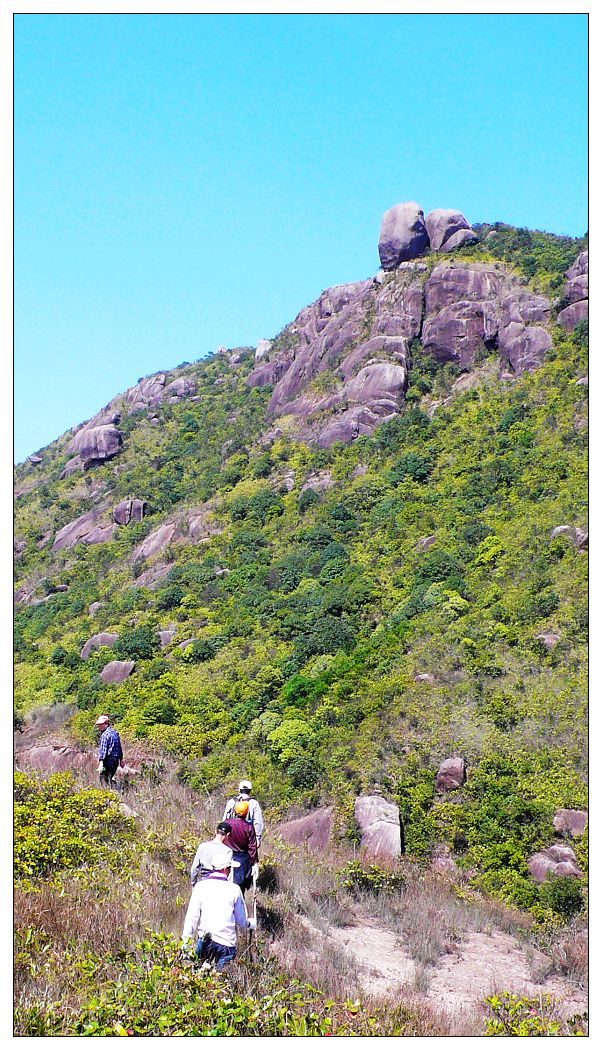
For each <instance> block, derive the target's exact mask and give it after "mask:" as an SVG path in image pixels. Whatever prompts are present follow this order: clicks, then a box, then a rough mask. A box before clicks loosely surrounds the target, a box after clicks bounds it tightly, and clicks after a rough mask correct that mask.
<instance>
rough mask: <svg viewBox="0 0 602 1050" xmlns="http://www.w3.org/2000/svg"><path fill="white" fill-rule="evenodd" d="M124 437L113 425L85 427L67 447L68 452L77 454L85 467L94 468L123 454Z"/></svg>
mask: <svg viewBox="0 0 602 1050" xmlns="http://www.w3.org/2000/svg"><path fill="white" fill-rule="evenodd" d="M122 445H123V435H122V433H121V431H120V430H117V427H115V426H113V424H111V423H107V424H104V425H102V426H95V427H84V429H83V430H80V431H78V433H77V434H76V435H75V437H74V438H72V440H71V441H70V442H69V444H68V445H67V451H68V452H72V453H73V454H77V455H78V456H79V457H80V459H81V461H82V463H83V464H84V467H90V466H93V465H94V464H95V463H103V462H104V461H105V460H107V459H112V457H113V456H116V455H117V453H118V452H121V448H122Z"/></svg>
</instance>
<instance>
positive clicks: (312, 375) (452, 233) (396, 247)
mask: <svg viewBox="0 0 602 1050" xmlns="http://www.w3.org/2000/svg"><path fill="white" fill-rule="evenodd" d="M427 230H430V233H431V245H432V246H434V247H435V248H436V250H437V251H441V252H444V253H447V252H449V251H451V249H452V248H453V247H459V246H460V245H461V244H466V243H470V242H472V241H474V240H476V235H475V233H474V231H473V230H472V229H471V227H470V226H469V224H468V222H467V220H466V219H465V218H464V216H463V215H462V214H461V213H460V212H457V211H451V210H444V209H439V210H437V211H434V212H431V213H430V214H429V216H427V221H426V224H425V222H424V216H423V212H422V209H421V208H420V206H419V205H417V204H414V203H413V202H410V203H407V204H403V205H395V207H394V208H391V209H390V210H389V211H388V212H386V213H385V215H384V217H383V224H382V227H381V237H380V242H379V253H380V257H381V262H382V263H383V267H385V269H386V270H387V271H388V272H386V273H384V274H382V273H381V274H377V276H376V277H375V278H372V279H369V280H366V281H358V282H355V283H353V284H345V285H338V286H337V287H334V288H329V289H327V290H326V291H324V292H323V293H322V294H321V296H320V297H319V299H318V300H317V301H316V302H315V303H313V304H311V305H310V306H307V307H305V309H303V310H302V311H301V312H300V313H299V314H298V315H297V317H296V318H295V320H294V321H293V323H292V324H291V325H289V326H288V327H287V328H286V329H285V330H284V333H283V334H282V335H281V337H279V339H277V340H274V341H273V342H272V344H271V346H270V348H269V353H267V352H264V347H263V344H262V346H261V351H260V352H259V353H256V355H255V360H256V365H257V366H256V367H255V368H254V369H253V371H252V372H251V374H250V376H249V378H248V384H249V386H251V387H254V386H258V387H265V386H273V393H272V397H271V400H270V406H269V411H270V414H271V415H272V416H277V417H278V416H289V417H292V429H293V432H295V433H297V434H298V435H299V436H300V437H303V438H306V439H310V440H315V441H317V443H318V444H319V445H321V446H322V447H329V446H331V445H333V444H334V443H335V442H336V441H343V442H346V441H351V440H353V439H354V438H357V437H359V436H361V435H362V434H371V433H372V431H373V430H374V428H375V427H376V426H377V425H378V424H379V423H381V422H383V421H384V420H387V419H391V418H393V417H394V416H395V415H396V414H397V413H398V412H399V411H400V409H401V407H402V406H403V403H404V397H405V392H406V389H407V385H408V374H409V372H410V369H411V366H412V356H413V351H412V348H413V345H414V343H415V341H417V340H418V341H420V342H421V344H422V346H423V348H424V350H425V351H426V352H427V353H428V354H430V355H432V357H433V358H434V359H435V360H437V361H438V362H440V363H445V362H448V361H449V362H452V363H454V364H455V365H457V366H458V367H459V368H460V370H462V371H468V370H470V369H471V368H472V367H473V365H474V363H475V360H477V359H478V358H479V356H480V355H481V354H482V353H492V352H497V353H498V356H499V363H500V373H508V372H510V373H511V374H516V375H520V374H521V373H522V372H525V371H531V370H533V369H536V368H538V367H539V366H540V365H541V364H542V362H543V360H544V356H545V354H546V351H547V350H549V349H550V347H551V346H552V337H551V334H550V332H549V330H548V326H549V324H550V321H551V315H552V304H551V303H550V301H549V300H548V299H547V298H545V297H544V296H541V295H534V294H532V293H531V292H529V291H528V290H527V289H526V288H525V286H524V284H523V283H522V282H521V280H520V279H518V278H517V277H515V276H513V275H512V274H511V273H509V271H508V270H507V269H506V268H505V267H504V266H503V265H501V264H499V263H496V264H486V263H481V262H477V261H475V262H474V263H473V262H470V261H468V262H467V261H464V260H462V261H460V260H455V259H454V258H453V257H450V258H445V260H443V259H442V260H441V261H440V262H438V263H437V265H435V266H434V267H433V266H431V265H430V264H427V263H426V262H424V261H422V260H419V259H416V258H415V256H417V255H420V254H421V253H423V252H424V251H425V250H426V249H427V247H428V238H429V235H428V232H427Z"/></svg>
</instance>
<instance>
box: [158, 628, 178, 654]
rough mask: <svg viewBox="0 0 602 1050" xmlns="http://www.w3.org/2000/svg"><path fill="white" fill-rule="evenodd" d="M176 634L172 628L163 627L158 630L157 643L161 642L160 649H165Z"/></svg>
mask: <svg viewBox="0 0 602 1050" xmlns="http://www.w3.org/2000/svg"><path fill="white" fill-rule="evenodd" d="M177 633H178V632H177V631H176V630H175V628H172V627H165V628H163V629H162V630H160V631H159V641H160V642H161V648H162V649H166V648H167V646H168V645H171V643H172V642H173V640H174V638H175V636H176V634H177Z"/></svg>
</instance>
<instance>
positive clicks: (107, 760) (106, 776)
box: [96, 715, 125, 787]
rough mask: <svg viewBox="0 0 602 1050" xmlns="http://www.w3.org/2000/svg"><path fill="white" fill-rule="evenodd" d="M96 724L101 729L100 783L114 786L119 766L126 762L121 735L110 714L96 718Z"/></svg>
mask: <svg viewBox="0 0 602 1050" xmlns="http://www.w3.org/2000/svg"><path fill="white" fill-rule="evenodd" d="M96 725H97V726H98V728H99V729H100V731H101V737H100V743H99V745H98V772H99V774H100V783H101V784H102V786H103V787H114V782H113V777H114V776H115V773H116V772H117V767H118V766H123V765H124V764H125V763H124V761H123V748H122V747H121V737H120V736H119V733H118V732H117V730H116V729H113V727H112V725H111V722H110V719H109V716H108V715H100V716H99V717H98V718H97V719H96Z"/></svg>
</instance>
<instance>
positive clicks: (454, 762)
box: [436, 755, 466, 791]
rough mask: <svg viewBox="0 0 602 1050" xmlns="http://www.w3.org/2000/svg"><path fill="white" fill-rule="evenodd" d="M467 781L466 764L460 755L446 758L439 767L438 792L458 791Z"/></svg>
mask: <svg viewBox="0 0 602 1050" xmlns="http://www.w3.org/2000/svg"><path fill="white" fill-rule="evenodd" d="M465 781H466V763H465V761H464V759H463V758H460V756H459V755H454V756H453V757H452V758H446V759H445V761H444V762H442V763H441V765H440V766H439V770H438V772H437V779H436V787H437V791H456V790H457V789H458V788H461V787H462V785H463V784H464V783H465Z"/></svg>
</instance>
